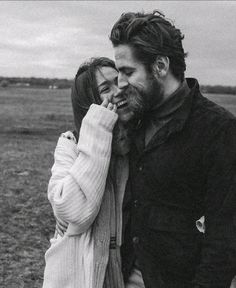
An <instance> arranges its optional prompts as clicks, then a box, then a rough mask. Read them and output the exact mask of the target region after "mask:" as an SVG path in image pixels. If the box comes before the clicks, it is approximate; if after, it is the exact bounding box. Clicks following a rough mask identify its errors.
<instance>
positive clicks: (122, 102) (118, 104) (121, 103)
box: [116, 100, 127, 109]
mask: <svg viewBox="0 0 236 288" xmlns="http://www.w3.org/2000/svg"><path fill="white" fill-rule="evenodd" d="M116 105H117V109H120V108H123V107H125V106H126V105H127V101H126V100H122V101H120V102H118V103H117V104H116Z"/></svg>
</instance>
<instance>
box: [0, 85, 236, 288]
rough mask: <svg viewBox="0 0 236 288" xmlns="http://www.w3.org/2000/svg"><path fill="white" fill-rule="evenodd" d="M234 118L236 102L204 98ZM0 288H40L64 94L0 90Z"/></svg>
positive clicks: (66, 118)
mask: <svg viewBox="0 0 236 288" xmlns="http://www.w3.org/2000/svg"><path fill="white" fill-rule="evenodd" d="M208 97H209V98H211V99H212V100H214V101H215V102H217V103H220V104H221V105H223V106H225V107H226V108H227V109H229V110H230V111H231V112H233V113H234V114H235V115H236V96H231V95H208ZM0 115H1V122H0V165H1V173H0V183H1V185H0V227H1V230H0V287H3V288H21V287H24V288H39V287H41V286H42V279H43V269H44V253H45V251H46V249H47V248H48V246H49V239H50V237H51V236H52V235H53V232H54V226H55V223H54V218H53V215H52V211H51V207H50V205H49V203H48V200H47V195H46V192H47V183H48V180H49V177H50V168H51V166H52V164H53V151H54V148H55V145H56V141H57V138H58V136H59V135H60V133H61V132H63V131H66V130H69V129H72V127H73V119H72V110H71V104H70V91H69V90H46V89H45V90H44V89H23V88H21V89H16V88H7V89H1V88H0Z"/></svg>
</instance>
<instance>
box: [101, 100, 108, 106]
mask: <svg viewBox="0 0 236 288" xmlns="http://www.w3.org/2000/svg"><path fill="white" fill-rule="evenodd" d="M108 104H109V100H108V98H105V99H104V100H103V101H102V104H101V106H103V107H107V106H108Z"/></svg>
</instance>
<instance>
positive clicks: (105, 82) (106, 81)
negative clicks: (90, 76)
mask: <svg viewBox="0 0 236 288" xmlns="http://www.w3.org/2000/svg"><path fill="white" fill-rule="evenodd" d="M110 82H111V81H109V80H107V79H105V80H104V81H103V82H102V83H100V84H99V85H98V87H100V86H103V85H105V84H109V83H110Z"/></svg>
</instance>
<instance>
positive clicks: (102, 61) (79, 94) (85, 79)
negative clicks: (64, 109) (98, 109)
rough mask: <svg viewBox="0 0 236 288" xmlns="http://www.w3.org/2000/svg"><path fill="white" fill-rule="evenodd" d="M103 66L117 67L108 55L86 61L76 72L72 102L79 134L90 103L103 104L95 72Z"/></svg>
mask: <svg viewBox="0 0 236 288" xmlns="http://www.w3.org/2000/svg"><path fill="white" fill-rule="evenodd" d="M102 67H111V68H114V69H116V66H115V63H114V61H112V60H111V59H109V58H106V57H98V58H91V59H90V60H88V61H86V62H84V63H83V64H82V65H81V66H80V67H79V69H78V71H77V73H76V76H75V80H74V83H73V86H72V92H71V102H72V108H73V115H74V122H75V128H76V132H77V134H78V133H79V130H80V126H81V122H82V119H83V118H84V116H85V114H86V113H87V111H88V109H89V107H90V105H91V104H93V103H95V104H101V99H100V95H99V92H98V87H97V81H96V75H95V73H96V71H97V70H99V69H100V68H102Z"/></svg>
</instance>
